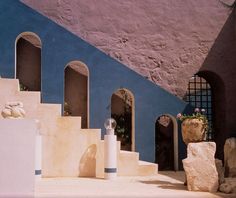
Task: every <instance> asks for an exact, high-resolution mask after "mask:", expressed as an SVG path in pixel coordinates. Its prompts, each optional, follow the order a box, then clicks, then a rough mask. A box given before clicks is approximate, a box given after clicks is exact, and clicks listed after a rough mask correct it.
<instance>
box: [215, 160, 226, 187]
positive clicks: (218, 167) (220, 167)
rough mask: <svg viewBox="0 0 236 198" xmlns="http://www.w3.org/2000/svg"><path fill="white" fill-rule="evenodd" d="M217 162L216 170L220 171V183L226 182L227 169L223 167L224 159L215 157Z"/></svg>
mask: <svg viewBox="0 0 236 198" xmlns="http://www.w3.org/2000/svg"><path fill="white" fill-rule="evenodd" d="M215 164H216V170H217V172H218V177H219V184H222V183H224V181H225V177H224V175H225V169H224V167H223V163H222V160H219V159H215Z"/></svg>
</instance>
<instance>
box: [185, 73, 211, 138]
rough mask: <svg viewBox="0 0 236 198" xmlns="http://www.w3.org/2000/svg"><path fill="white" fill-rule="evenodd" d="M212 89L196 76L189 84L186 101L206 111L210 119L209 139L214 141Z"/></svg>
mask: <svg viewBox="0 0 236 198" xmlns="http://www.w3.org/2000/svg"><path fill="white" fill-rule="evenodd" d="M212 94H213V93H212V88H211V85H210V83H209V82H208V81H207V80H206V79H205V78H204V77H203V76H199V75H197V74H195V75H194V76H192V77H191V79H190V80H189V82H188V89H187V91H186V94H185V96H184V100H185V101H186V102H188V103H189V104H190V105H191V106H193V107H195V108H199V109H205V115H206V117H207V119H208V125H209V130H208V133H207V139H208V140H213V139H214V135H215V134H214V130H213V129H214V122H213V105H212Z"/></svg>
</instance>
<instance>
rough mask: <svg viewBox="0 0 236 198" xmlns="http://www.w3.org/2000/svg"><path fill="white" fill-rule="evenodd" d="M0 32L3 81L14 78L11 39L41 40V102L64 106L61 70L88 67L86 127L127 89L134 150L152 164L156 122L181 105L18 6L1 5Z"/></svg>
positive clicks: (99, 124) (6, 0)
mask: <svg viewBox="0 0 236 198" xmlns="http://www.w3.org/2000/svg"><path fill="white" fill-rule="evenodd" d="M0 29H1V31H0V75H1V76H2V77H10V78H14V75H15V66H14V65H15V40H16V37H17V36H18V35H19V34H21V33H22V32H26V31H28V32H34V33H36V34H37V35H38V36H39V37H40V39H41V41H42V52H41V53H42V88H41V90H42V101H43V102H47V103H61V104H63V98H64V97H63V87H64V67H65V66H66V65H67V64H68V63H69V62H70V61H73V60H79V61H82V62H83V63H85V64H86V65H87V66H88V69H89V73H90V93H89V94H90V101H89V104H90V128H103V123H104V120H105V119H106V118H107V117H110V109H109V108H108V107H109V106H110V101H111V95H112V93H113V92H114V91H116V90H117V89H118V88H127V89H128V90H130V91H131V92H132V93H133V94H134V97H135V129H136V131H135V141H136V151H137V152H139V153H140V158H141V159H142V160H147V161H154V159H155V122H156V119H157V118H158V117H159V116H160V115H162V114H166V113H168V114H171V115H173V116H175V115H176V114H177V113H179V112H183V111H184V110H185V108H186V103H184V102H183V101H182V100H180V99H178V98H177V97H175V96H173V95H171V94H170V93H168V92H167V91H165V90H163V89H162V88H160V87H159V86H157V85H155V84H153V83H152V82H150V81H148V80H146V79H145V78H143V77H142V76H140V75H138V74H137V73H135V72H134V71H132V70H130V69H129V68H127V67H126V66H124V65H123V64H121V63H119V62H118V61H116V60H114V59H112V58H111V57H109V56H107V55H106V54H104V53H103V52H101V51H100V50H98V49H97V48H95V47H93V46H91V45H90V44H88V43H87V42H85V41H83V40H82V39H80V38H79V37H78V36H75V35H73V34H72V33H70V32H69V31H67V30H66V29H64V28H62V27H61V26H59V25H57V24H56V23H54V22H52V21H51V20H50V19H48V18H46V17H44V16H42V15H41V14H39V13H37V12H36V11H34V10H32V9H31V8H29V7H27V6H25V5H24V4H22V3H21V2H18V1H14V0H1V1H0ZM103 133H104V130H103ZM179 137H181V134H179ZM179 148H180V157H181V158H183V156H184V155H185V154H184V153H185V151H184V150H185V149H184V146H183V142H182V141H181V140H180V141H179Z"/></svg>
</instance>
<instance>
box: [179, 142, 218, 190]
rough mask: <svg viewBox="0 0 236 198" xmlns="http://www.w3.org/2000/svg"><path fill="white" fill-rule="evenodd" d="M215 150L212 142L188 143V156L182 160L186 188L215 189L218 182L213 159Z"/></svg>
mask: <svg viewBox="0 0 236 198" xmlns="http://www.w3.org/2000/svg"><path fill="white" fill-rule="evenodd" d="M215 151H216V144H215V143H214V142H199V143H189V144H188V157H187V158H186V159H184V160H183V166H184V170H185V173H186V177H187V187H188V190H190V191H206V192H216V191H217V189H218V186H219V183H218V173H217V170H216V166H215V159H214V155H215Z"/></svg>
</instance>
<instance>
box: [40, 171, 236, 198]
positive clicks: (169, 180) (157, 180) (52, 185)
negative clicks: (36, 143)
mask: <svg viewBox="0 0 236 198" xmlns="http://www.w3.org/2000/svg"><path fill="white" fill-rule="evenodd" d="M184 180H185V176H184V172H183V171H178V172H168V171H164V172H162V171H161V172H159V174H157V175H155V176H149V177H117V179H115V180H111V181H108V180H104V179H98V178H45V179H41V180H39V181H37V182H36V195H35V196H36V197H37V198H39V197H42V198H44V197H45V198H49V197H50V198H54V197H55V198H62V197H63V198H75V197H76V198H77V197H79V198H80V197H84V198H91V197H101V198H108V197H115V198H116V197H117V198H118V197H124V198H126V197H132V198H136V197H137V198H141V197H142V198H145V197H147V198H149V197H160V198H162V197H181V198H184V197H187V198H202V197H204V198H221V197H223V198H235V197H236V194H223V193H208V192H190V191H187V188H186V186H184Z"/></svg>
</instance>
